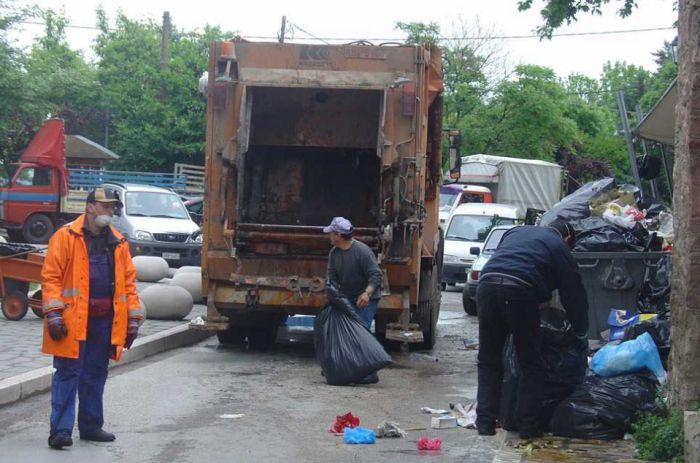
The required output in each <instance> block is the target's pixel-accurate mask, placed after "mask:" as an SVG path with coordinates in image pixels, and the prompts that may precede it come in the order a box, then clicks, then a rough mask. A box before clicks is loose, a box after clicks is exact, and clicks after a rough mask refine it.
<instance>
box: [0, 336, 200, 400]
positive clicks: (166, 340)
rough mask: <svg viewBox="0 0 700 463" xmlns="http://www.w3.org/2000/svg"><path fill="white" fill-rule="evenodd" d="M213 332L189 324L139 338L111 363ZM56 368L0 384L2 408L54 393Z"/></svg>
mask: <svg viewBox="0 0 700 463" xmlns="http://www.w3.org/2000/svg"><path fill="white" fill-rule="evenodd" d="M212 333H213V332H212V331H204V330H198V329H192V328H190V327H189V322H188V323H186V324H182V325H179V326H176V327H173V328H170V329H168V330H165V331H161V332H158V333H155V334H151V335H148V336H144V337H142V338H137V339H136V341H134V345H133V346H131V349H129V350H126V351H124V353H123V354H122V358H121V359H120V360H119V362H114V361H110V362H109V367H110V368H114V367H118V366H121V365H127V364H129V363H133V362H136V361H139V360H142V359H144V358H146V357H149V356H151V355H155V354H158V353H161V352H165V351H167V350H170V349H175V348H176V347H182V346H189V345H191V344H195V343H197V342H199V341H202V340H204V339H206V338H208V337H209V336H211V335H212ZM52 377H53V367H50V366H49V367H42V368H37V369H36V370H31V371H28V372H26V373H21V374H19V375H15V376H12V377H10V378H6V379H3V380H0V406H3V405H7V404H11V403H13V402H17V401H19V400H22V399H26V398H27V397H29V396H32V395H34V394H38V393H41V392H46V391H48V390H49V389H51V378H52Z"/></svg>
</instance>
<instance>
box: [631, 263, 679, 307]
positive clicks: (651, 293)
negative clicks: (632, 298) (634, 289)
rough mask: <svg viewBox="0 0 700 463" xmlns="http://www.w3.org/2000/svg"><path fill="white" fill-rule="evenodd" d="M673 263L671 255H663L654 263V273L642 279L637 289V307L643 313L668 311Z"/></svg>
mask: <svg viewBox="0 0 700 463" xmlns="http://www.w3.org/2000/svg"><path fill="white" fill-rule="evenodd" d="M672 273H673V263H672V260H671V255H670V254H666V255H664V256H663V257H662V258H661V259H659V261H658V262H657V263H656V267H655V268H654V271H652V272H649V274H648V275H647V276H646V278H644V282H643V283H642V287H641V288H640V289H639V297H638V298H637V307H638V308H639V311H640V312H643V313H662V312H665V311H666V310H667V309H668V304H669V299H670V297H671V275H672Z"/></svg>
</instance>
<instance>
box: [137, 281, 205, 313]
mask: <svg viewBox="0 0 700 463" xmlns="http://www.w3.org/2000/svg"><path fill="white" fill-rule="evenodd" d="M139 297H140V298H141V300H142V301H143V304H144V305H145V306H146V310H147V316H148V318H149V319H153V320H181V319H183V318H184V317H186V316H187V315H188V314H189V313H190V311H192V306H193V305H194V301H193V300H192V295H191V294H190V293H189V292H188V291H187V290H186V289H185V288H182V287H180V286H171V285H167V286H166V285H152V286H150V287H148V288H146V289H144V290H143V291H141V293H139Z"/></svg>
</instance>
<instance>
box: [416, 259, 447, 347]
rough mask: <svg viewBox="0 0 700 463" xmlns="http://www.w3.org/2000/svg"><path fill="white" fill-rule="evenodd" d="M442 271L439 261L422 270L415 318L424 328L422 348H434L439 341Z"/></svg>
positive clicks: (420, 345)
mask: <svg viewBox="0 0 700 463" xmlns="http://www.w3.org/2000/svg"><path fill="white" fill-rule="evenodd" d="M441 299H442V292H441V291H440V272H439V270H438V265H437V262H435V263H434V264H433V266H432V267H430V269H428V270H421V276H420V289H419V294H418V306H417V307H416V313H415V320H416V322H417V323H418V324H419V325H420V327H421V329H422V330H423V342H422V343H421V344H419V345H418V347H419V348H422V349H428V350H429V349H432V348H433V346H435V341H437V322H438V317H439V316H440V302H441Z"/></svg>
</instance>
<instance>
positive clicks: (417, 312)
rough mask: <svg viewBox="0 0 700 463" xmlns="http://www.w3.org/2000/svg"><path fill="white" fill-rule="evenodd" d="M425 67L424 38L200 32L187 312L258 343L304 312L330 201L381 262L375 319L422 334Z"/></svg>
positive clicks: (438, 247)
mask: <svg viewBox="0 0 700 463" xmlns="http://www.w3.org/2000/svg"><path fill="white" fill-rule="evenodd" d="M441 76H442V71H441V55H440V50H439V48H437V47H434V46H422V45H417V46H413V45H400V46H396V45H391V46H374V45H369V44H365V43H361V44H350V45H301V44H286V43H261V42H258V43H256V42H248V41H245V40H240V39H236V40H233V41H226V42H215V43H212V44H211V45H210V56H209V68H208V78H207V80H206V86H205V88H204V89H203V90H204V92H205V93H206V94H207V145H206V166H205V182H206V187H205V199H204V226H203V233H204V237H203V255H202V275H203V287H204V290H205V294H206V295H207V313H206V317H203V320H202V321H201V323H198V324H197V325H198V327H199V328H202V329H207V330H214V331H216V332H217V336H218V338H219V341H220V342H221V343H223V344H236V343H242V342H245V340H247V341H248V343H249V344H251V345H252V344H258V345H265V344H269V343H271V342H274V340H275V336H276V332H277V328H278V327H279V326H280V325H281V324H282V323H283V322H284V320H285V319H286V318H287V316H289V315H293V314H308V315H313V314H316V313H318V312H319V311H320V310H321V309H323V308H324V307H325V306H326V304H327V300H326V293H325V285H326V282H325V277H326V268H327V257H328V252H329V250H330V243H329V240H328V237H327V236H325V235H324V233H323V227H324V226H326V225H328V223H330V222H331V220H332V218H333V217H335V216H343V217H346V218H348V219H349V220H350V221H351V222H352V223H353V225H354V230H355V235H354V238H355V239H356V240H359V241H362V242H364V243H365V244H367V245H368V246H369V247H370V248H371V249H372V250H373V251H374V252H375V254H376V256H377V259H378V261H379V264H380V268H381V270H382V272H383V281H384V283H383V285H382V289H381V291H382V298H381V301H380V303H379V307H378V311H377V316H376V319H375V333H376V335H377V336H378V337H379V338H380V339H382V340H389V341H398V342H409V343H419V344H421V345H422V346H423V347H428V348H429V347H432V346H433V344H434V343H435V339H436V326H437V319H438V314H439V310H440V271H441V270H440V269H441V263H442V262H441V261H442V246H443V238H442V236H441V232H440V229H439V226H438V220H439V219H438V207H439V191H440V184H441V165H442V154H441V142H442V126H441V121H442V98H441V92H442V77H441ZM452 157H454V156H452ZM452 161H453V162H458V161H455V160H454V159H453V160H452Z"/></svg>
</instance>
